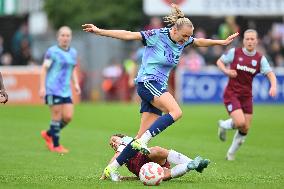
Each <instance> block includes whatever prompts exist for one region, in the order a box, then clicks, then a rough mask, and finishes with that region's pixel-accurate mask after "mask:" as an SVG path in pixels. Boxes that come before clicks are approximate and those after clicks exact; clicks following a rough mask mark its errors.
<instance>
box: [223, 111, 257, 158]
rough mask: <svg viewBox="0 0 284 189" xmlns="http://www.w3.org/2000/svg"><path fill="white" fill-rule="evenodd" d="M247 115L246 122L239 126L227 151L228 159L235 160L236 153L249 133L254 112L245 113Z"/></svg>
mask: <svg viewBox="0 0 284 189" xmlns="http://www.w3.org/2000/svg"><path fill="white" fill-rule="evenodd" d="M244 117H245V123H244V125H243V126H242V127H239V128H238V130H237V131H236V133H235V135H234V138H233V141H232V144H231V146H230V148H229V150H228V152H227V157H226V159H227V160H234V159H235V154H236V152H237V150H238V149H239V148H240V147H241V145H242V144H243V143H244V141H245V138H246V135H247V133H248V130H249V127H250V125H251V121H252V114H244Z"/></svg>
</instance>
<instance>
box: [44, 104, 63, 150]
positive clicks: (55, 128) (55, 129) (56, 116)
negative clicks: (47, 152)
mask: <svg viewBox="0 0 284 189" xmlns="http://www.w3.org/2000/svg"><path fill="white" fill-rule="evenodd" d="M49 109H50V113H51V122H50V129H49V130H48V131H47V134H48V135H49V136H51V137H52V141H53V148H56V147H59V146H60V144H59V138H60V136H59V133H60V121H61V119H62V105H61V104H57V105H51V106H49Z"/></svg>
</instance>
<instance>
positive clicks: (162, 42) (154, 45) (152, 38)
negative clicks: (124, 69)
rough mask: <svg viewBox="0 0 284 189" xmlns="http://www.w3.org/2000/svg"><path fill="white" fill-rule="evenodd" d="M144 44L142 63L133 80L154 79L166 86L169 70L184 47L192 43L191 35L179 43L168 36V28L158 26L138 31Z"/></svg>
mask: <svg viewBox="0 0 284 189" xmlns="http://www.w3.org/2000/svg"><path fill="white" fill-rule="evenodd" d="M140 33H141V35H142V38H143V44H144V45H145V51H144V54H143V58H142V65H141V67H140V69H139V72H138V75H137V77H136V79H135V82H136V83H137V82H145V81H149V80H155V81H157V82H159V83H161V84H163V85H165V86H167V82H168V78H169V74H170V71H171V70H172V68H174V67H175V66H176V65H177V64H178V63H179V59H180V56H181V53H182V51H183V49H184V48H185V47H187V46H188V45H190V44H192V43H193V41H194V38H193V37H190V38H189V39H188V41H186V42H185V43H184V44H182V45H180V44H178V43H176V42H174V41H173V40H172V39H171V37H170V28H160V29H153V30H148V31H141V32H140Z"/></svg>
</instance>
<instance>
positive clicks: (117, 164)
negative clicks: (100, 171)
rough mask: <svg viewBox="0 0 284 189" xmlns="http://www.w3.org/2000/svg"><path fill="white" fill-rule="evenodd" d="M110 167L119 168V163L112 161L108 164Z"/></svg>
mask: <svg viewBox="0 0 284 189" xmlns="http://www.w3.org/2000/svg"><path fill="white" fill-rule="evenodd" d="M109 166H110V167H112V168H114V169H118V168H119V167H120V165H119V163H118V162H117V161H116V159H115V160H113V161H112V162H111V163H110V164H109Z"/></svg>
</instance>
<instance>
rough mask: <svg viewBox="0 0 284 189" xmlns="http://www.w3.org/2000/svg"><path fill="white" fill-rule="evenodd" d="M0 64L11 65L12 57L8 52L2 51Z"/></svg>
mask: <svg viewBox="0 0 284 189" xmlns="http://www.w3.org/2000/svg"><path fill="white" fill-rule="evenodd" d="M0 62H1V65H3V66H11V65H12V62H13V57H12V55H11V54H10V53H4V54H3V55H2V56H1V58H0Z"/></svg>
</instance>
